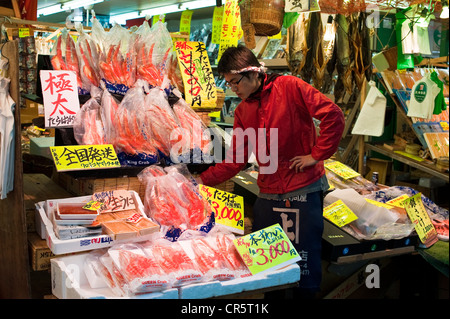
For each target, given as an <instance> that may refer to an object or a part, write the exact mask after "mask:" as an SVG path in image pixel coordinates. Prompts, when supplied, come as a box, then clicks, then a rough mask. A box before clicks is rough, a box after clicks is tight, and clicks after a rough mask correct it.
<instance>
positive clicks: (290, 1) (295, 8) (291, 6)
mask: <svg viewBox="0 0 450 319" xmlns="http://www.w3.org/2000/svg"><path fill="white" fill-rule="evenodd" d="M309 1H310V0H286V1H285V4H284V11H285V12H305V11H309Z"/></svg>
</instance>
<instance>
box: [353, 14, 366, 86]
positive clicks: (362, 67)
mask: <svg viewBox="0 0 450 319" xmlns="http://www.w3.org/2000/svg"><path fill="white" fill-rule="evenodd" d="M355 20H356V29H355V31H354V32H353V33H352V39H353V41H352V42H353V43H352V44H353V50H354V59H355V64H354V65H353V68H352V69H353V74H354V76H355V83H356V86H357V87H358V90H359V91H360V92H361V89H362V86H363V83H364V78H366V71H367V70H368V69H369V67H370V64H365V63H367V62H366V61H365V60H367V58H366V59H364V55H365V51H367V50H369V47H367V46H365V45H364V44H365V43H364V39H365V38H366V36H365V34H364V33H366V32H367V31H368V30H367V27H366V23H365V19H364V13H361V14H359V16H357V17H356V19H355Z"/></svg>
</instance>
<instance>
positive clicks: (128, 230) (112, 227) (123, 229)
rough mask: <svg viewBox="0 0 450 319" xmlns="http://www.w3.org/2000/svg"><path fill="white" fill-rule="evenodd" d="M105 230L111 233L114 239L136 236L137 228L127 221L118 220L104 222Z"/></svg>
mask: <svg viewBox="0 0 450 319" xmlns="http://www.w3.org/2000/svg"><path fill="white" fill-rule="evenodd" d="M102 228H103V231H104V232H105V233H106V234H108V235H110V236H111V237H112V238H113V239H114V240H124V239H129V238H133V237H136V236H137V235H138V232H137V231H136V229H134V228H133V227H131V226H130V225H128V223H126V222H125V221H122V220H116V221H111V222H107V223H103V224H102Z"/></svg>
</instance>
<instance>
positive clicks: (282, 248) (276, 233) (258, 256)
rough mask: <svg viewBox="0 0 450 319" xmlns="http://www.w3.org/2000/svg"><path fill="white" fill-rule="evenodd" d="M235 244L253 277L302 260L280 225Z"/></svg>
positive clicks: (248, 236) (239, 239)
mask: <svg viewBox="0 0 450 319" xmlns="http://www.w3.org/2000/svg"><path fill="white" fill-rule="evenodd" d="M233 243H234V245H235V246H236V249H237V250H238V252H239V254H240V255H241V257H242V260H243V261H244V263H245V264H246V265H247V267H248V269H249V270H250V272H251V273H252V274H253V275H255V274H257V273H263V272H266V271H271V270H275V269H279V268H282V267H284V266H287V265H290V264H293V263H295V262H297V261H299V260H301V258H300V255H299V254H298V252H297V250H296V249H295V248H294V246H293V245H292V243H291V241H290V240H289V238H288V237H287V236H286V233H285V232H284V231H283V229H282V228H281V226H280V224H275V225H273V226H270V227H266V228H264V229H261V230H258V231H256V232H253V233H251V234H248V235H246V236H242V237H239V238H236V239H235V240H234V241H233Z"/></svg>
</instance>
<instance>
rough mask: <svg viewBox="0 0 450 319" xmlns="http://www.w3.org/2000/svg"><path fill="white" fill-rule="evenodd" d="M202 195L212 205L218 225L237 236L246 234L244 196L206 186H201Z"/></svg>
mask: <svg viewBox="0 0 450 319" xmlns="http://www.w3.org/2000/svg"><path fill="white" fill-rule="evenodd" d="M200 194H201V195H202V196H203V197H204V198H206V200H207V201H208V202H209V204H210V205H211V208H212V210H213V212H214V216H215V219H216V223H218V224H221V225H223V226H225V227H227V228H228V229H230V230H231V231H232V232H235V233H237V234H240V235H243V234H244V198H243V197H242V196H238V195H235V194H232V193H228V192H225V191H222V190H219V189H216V188H212V187H208V186H205V185H200Z"/></svg>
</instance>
